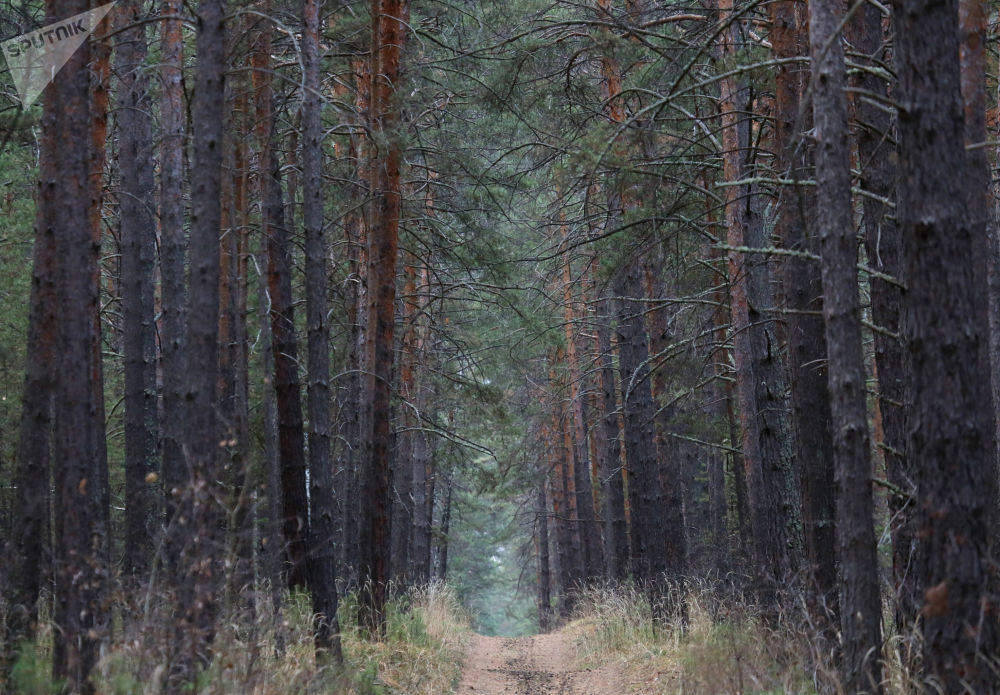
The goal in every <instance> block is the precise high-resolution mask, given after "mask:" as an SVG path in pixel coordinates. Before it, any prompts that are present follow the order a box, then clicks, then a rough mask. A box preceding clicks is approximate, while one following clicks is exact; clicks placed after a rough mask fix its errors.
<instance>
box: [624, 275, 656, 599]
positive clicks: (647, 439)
mask: <svg viewBox="0 0 1000 695" xmlns="http://www.w3.org/2000/svg"><path fill="white" fill-rule="evenodd" d="M639 274H640V269H639V263H638V260H636V259H634V258H633V259H630V260H628V261H626V264H625V265H624V267H622V268H621V269H620V270H619V271H618V274H617V275H616V276H615V294H616V295H617V297H618V329H617V330H618V369H619V373H620V375H621V390H622V403H623V404H624V408H623V409H624V412H625V420H624V421H625V428H624V435H625V462H626V466H627V468H628V505H629V511H630V515H631V523H630V524H629V535H630V540H631V550H632V552H631V557H630V567H631V572H632V578H633V579H634V580H635V581H636V583H638V584H640V585H644V586H647V587H649V588H650V589H652V588H653V586H654V585H655V584H656V583H657V582H659V580H660V579H661V577H662V575H663V572H664V571H665V570H666V569H667V567H666V563H665V552H666V549H665V547H664V546H665V539H664V535H665V534H664V533H663V532H662V531H661V530H660V526H659V514H660V513H661V512H662V504H663V491H662V490H661V488H660V481H659V478H658V476H657V459H656V436H655V432H654V427H655V414H656V409H655V406H654V404H653V394H652V391H651V389H650V384H649V341H648V339H647V337H646V327H645V325H644V321H643V314H642V311H643V305H642V302H641V301H639V300H640V298H641V297H642V296H643V295H642V284H641V280H640V275H639Z"/></svg>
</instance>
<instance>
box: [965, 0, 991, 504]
mask: <svg viewBox="0 0 1000 695" xmlns="http://www.w3.org/2000/svg"><path fill="white" fill-rule="evenodd" d="M988 14H989V9H988V7H987V6H986V4H985V3H983V2H977V1H975V0H959V3H958V17H959V32H960V33H959V42H960V43H959V49H960V53H959V60H960V62H959V64H960V68H961V76H962V101H963V104H964V107H965V108H964V111H965V146H966V151H967V155H966V156H967V157H968V160H969V166H968V170H967V172H966V176H967V179H968V181H967V184H966V190H967V191H968V194H969V196H970V197H971V198H972V200H973V201H974V202H973V204H972V205H971V206H970V207H969V211H968V212H969V215H970V217H971V222H972V224H973V232H972V241H973V244H974V253H975V254H976V257H977V258H986V259H990V260H987V261H986V263H985V264H981V263H977V264H976V266H975V270H976V273H977V275H976V286H977V287H985V288H987V291H986V301H985V302H981V303H980V305H979V310H980V312H982V317H981V319H980V322H981V325H984V326H986V325H990V323H989V322H990V320H991V318H992V317H993V316H994V315H995V314H996V315H998V316H1000V297H998V296H997V295H996V294H994V293H992V292H990V291H989V287H990V284H989V278H990V276H991V275H995V270H996V260H995V259H992V258H991V252H993V251H994V250H995V249H996V248H997V247H996V243H997V242H996V227H997V223H996V220H995V219H993V217H992V213H993V205H994V202H993V198H992V195H993V191H992V186H991V185H990V183H991V178H992V175H993V173H992V171H991V169H990V162H989V157H988V153H987V151H986V41H987V36H986V32H987V24H988ZM977 199H978V200H977ZM991 267H992V270H991ZM995 283H996V279H995V278H994V284H995ZM993 321H994V322H996V319H993ZM986 340H987V350H986V351H985V353H984V354H983V355H982V356H981V363H980V370H981V373H982V374H986V373H990V374H991V375H992V377H993V380H992V382H991V383H992V389H991V399H992V402H993V409H994V411H996V409H997V408H998V407H1000V334H996V333H994V332H993V331H992V330H991V331H989V332H988V333H987V336H986ZM995 425H996V427H995V429H994V433H993V437H994V440H995V441H997V442H998V443H1000V440H998V439H997V433H998V432H1000V422H997V423H995ZM998 502H1000V500H998Z"/></svg>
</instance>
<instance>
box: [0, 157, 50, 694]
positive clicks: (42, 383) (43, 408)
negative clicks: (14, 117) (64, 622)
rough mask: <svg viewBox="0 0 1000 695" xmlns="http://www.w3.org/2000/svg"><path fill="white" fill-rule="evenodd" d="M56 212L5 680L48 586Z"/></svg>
mask: <svg viewBox="0 0 1000 695" xmlns="http://www.w3.org/2000/svg"><path fill="white" fill-rule="evenodd" d="M54 154H55V153H54V152H53V148H52V147H46V148H43V149H42V151H41V152H40V161H39V169H40V176H45V175H48V176H55V175H56V174H57V172H58V168H59V167H58V164H57V163H56V162H55V161H54V160H53V159H52V157H53V155H54ZM50 215H51V206H43V205H39V206H38V209H37V212H36V221H35V244H34V254H33V256H34V258H33V264H32V274H31V296H30V299H29V304H30V306H29V310H28V347H27V351H26V357H27V364H26V368H25V377H24V390H23V392H22V394H23V395H22V399H21V423H20V432H19V439H18V448H17V471H16V473H15V485H16V486H17V490H16V493H15V495H16V496H15V499H14V516H13V521H14V523H13V529H12V533H11V540H10V543H9V545H8V547H7V548H6V551H7V556H8V557H10V558H11V565H12V567H11V569H10V575H9V581H10V585H9V587H8V586H6V585H5V586H4V589H5V590H9V591H10V594H9V596H8V599H7V600H8V603H9V607H8V611H7V616H6V618H7V623H6V626H5V628H6V632H5V634H4V644H5V646H6V653H5V654H3V657H4V663H3V675H4V677H5V679H6V677H7V676H8V674H9V669H10V668H11V667H12V666H13V665H14V662H15V661H16V659H17V656H18V649H19V645H20V644H21V643H22V642H29V641H32V640H34V639H35V634H36V632H35V631H36V623H37V622H38V599H39V594H40V591H41V587H42V585H43V583H44V582H45V576H44V566H45V564H46V562H45V557H46V555H47V554H49V553H51V550H52V548H51V547H50V545H49V543H48V539H49V538H50V537H51V534H50V532H49V518H50V492H49V481H50V478H51V470H50V468H49V466H50V463H51V460H50V446H51V436H52V393H53V388H54V386H55V378H56V375H55V370H56V365H57V362H56V359H55V356H56V352H55V351H56V331H57V326H58V321H57V312H58V308H59V307H58V297H57V294H56V289H57V285H56V280H57V278H56V260H57V257H56V239H55V235H56V232H57V230H56V229H55V227H54V226H53V225H52V224H51V222H50V221H49V217H50Z"/></svg>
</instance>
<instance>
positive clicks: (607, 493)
mask: <svg viewBox="0 0 1000 695" xmlns="http://www.w3.org/2000/svg"><path fill="white" fill-rule="evenodd" d="M612 310H613V309H612V306H611V299H610V297H609V292H608V291H607V290H604V291H602V297H601V301H600V308H599V310H598V313H599V316H598V318H597V322H598V323H597V341H598V346H597V349H598V351H599V355H600V358H599V360H600V375H601V411H600V423H599V424H598V427H597V430H598V432H600V433H601V437H600V447H601V449H603V451H604V455H603V456H602V457H601V459H600V460H601V464H602V466H601V469H600V476H601V519H602V522H603V525H604V557H605V561H606V563H607V576H608V579H610V580H612V581H621V580H623V579H625V577H626V575H627V574H628V569H629V548H628V523H627V521H626V518H625V479H624V475H623V464H622V446H621V427H620V425H619V411H618V393H617V388H616V384H615V368H614V353H613V348H612V345H611V326H610V320H611V312H612Z"/></svg>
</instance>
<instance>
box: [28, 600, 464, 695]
mask: <svg viewBox="0 0 1000 695" xmlns="http://www.w3.org/2000/svg"><path fill="white" fill-rule="evenodd" d="M285 599H286V600H285V601H284V602H283V604H282V606H283V607H282V611H281V614H280V615H279V616H277V619H275V617H276V616H275V615H274V613H273V612H272V611H270V610H267V609H266V607H265V606H263V605H259V606H256V607H255V610H256V612H257V615H256V618H253V617H252V613H251V612H250V611H245V612H243V613H242V614H241V615H240V616H238V617H237V616H234V617H232V618H231V619H230V620H228V621H226V623H225V629H224V630H222V631H220V632H219V635H218V637H217V638H216V640H217V641H216V644H215V650H216V658H215V659H214V660H213V662H212V665H211V667H210V668H208V669H207V670H206V671H205V672H204V673H203V674H202V675H201V677H200V678H199V681H198V684H197V686H196V687H195V689H194V690H193V691H192V692H193V693H197V695H295V694H300V693H301V694H306V693H337V694H338V695H341V694H343V695H442V694H443V693H448V692H451V690H452V689H453V688H454V687H455V685H456V684H457V682H458V679H459V677H460V675H461V669H462V662H463V657H464V653H465V648H466V644H467V642H468V639H469V635H470V634H471V630H470V627H469V624H470V621H469V617H468V614H467V612H466V611H465V610H464V609H463V608H462V607H461V606H460V605H459V603H458V600H457V599H456V597H455V593H454V592H453V590H452V589H451V588H449V587H448V586H447V585H445V584H441V583H433V584H430V585H428V586H426V587H424V588H420V589H412V590H410V591H408V592H406V593H405V594H402V595H397V596H396V597H395V598H393V599H392V600H391V601H390V603H389V606H388V614H387V630H386V638H385V639H384V640H383V641H378V642H376V641H369V640H368V639H366V638H365V637H364V636H363V635H362V634H361V631H360V630H359V629H358V628H357V627H356V626H357V622H358V621H357V603H356V601H355V598H354V595H353V594H351V595H348V596H347V597H346V598H345V599H344V600H343V601H342V603H341V607H340V613H339V617H340V624H341V626H342V630H343V632H342V639H343V652H344V668H343V669H342V670H341V669H338V668H337V667H335V666H331V665H325V666H324V665H322V664H320V665H317V663H316V658H315V650H314V647H313V633H312V614H311V611H310V604H309V597H308V596H307V595H305V594H303V593H296V594H293V595H291V596H286V597H285ZM161 603H162V602H161ZM128 613H129V614H131V615H142V616H143V617H142V618H140V619H138V620H137V621H134V622H129V623H128V624H126V625H118V626H116V629H115V640H114V642H113V644H112V647H111V650H110V651H109V652H108V653H107V654H106V655H105V656H104V657H103V658H102V659H101V661H100V662H99V665H98V669H97V671H98V674H99V675H98V677H97V678H96V679H95V680H96V683H97V691H98V692H100V693H103V694H105V695H159V694H160V693H164V692H167V691H166V690H165V689H164V687H163V676H164V667H163V665H162V664H163V658H162V655H163V646H164V644H165V643H166V640H167V639H168V638H169V635H167V634H164V633H163V630H164V628H163V627H162V626H164V625H167V626H169V625H170V623H169V622H168V621H163V620H160V619H158V618H160V617H161V616H155V615H150V614H148V613H147V614H142V613H133V612H132V611H131V610H130V611H128ZM42 624H43V625H44V626H45V629H44V630H43V631H41V632H40V633H39V635H38V639H37V640H36V643H35V646H33V647H32V648H30V649H25V650H23V651H22V656H21V658H20V660H19V661H18V663H17V664H15V666H14V668H13V670H12V681H13V692H15V693H19V694H21V695H50V694H52V693H58V692H60V684H59V683H56V682H54V681H53V680H52V678H51V673H52V665H51V659H52V654H51V649H49V648H48V645H49V644H51V642H52V640H51V634H49V633H50V630H51V627H52V624H51V622H49V621H47V620H44V621H43V623H42ZM168 629H169V628H168ZM43 645H44V646H43Z"/></svg>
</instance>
